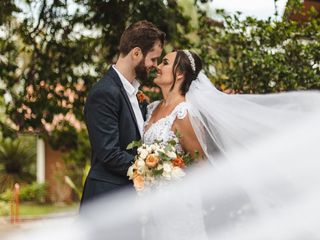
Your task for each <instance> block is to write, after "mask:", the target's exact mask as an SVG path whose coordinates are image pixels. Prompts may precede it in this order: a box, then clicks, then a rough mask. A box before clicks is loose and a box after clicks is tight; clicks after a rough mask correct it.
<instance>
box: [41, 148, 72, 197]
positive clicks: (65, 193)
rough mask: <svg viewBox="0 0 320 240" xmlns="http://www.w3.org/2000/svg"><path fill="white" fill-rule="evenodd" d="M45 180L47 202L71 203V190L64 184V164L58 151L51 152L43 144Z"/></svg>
mask: <svg viewBox="0 0 320 240" xmlns="http://www.w3.org/2000/svg"><path fill="white" fill-rule="evenodd" d="M45 159H46V162H45V179H46V183H47V184H48V197H47V198H48V199H47V200H48V201H50V202H71V200H72V190H71V188H70V187H69V186H68V185H67V184H66V183H65V180H64V176H65V175H66V168H65V164H64V162H63V159H62V153H61V152H60V151H55V150H53V149H52V148H51V147H50V145H49V144H48V143H47V142H46V143H45Z"/></svg>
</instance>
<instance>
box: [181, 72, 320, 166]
mask: <svg viewBox="0 0 320 240" xmlns="http://www.w3.org/2000/svg"><path fill="white" fill-rule="evenodd" d="M186 101H187V102H188V103H189V106H190V109H189V114H190V118H191V122H192V126H193V128H194V130H195V132H196V135H197V137H198V139H199V141H200V144H201V146H202V148H203V149H204V151H205V153H206V156H207V158H208V159H209V160H210V161H211V162H212V163H213V164H215V159H217V157H218V156H220V157H221V156H223V157H225V158H228V155H229V154H230V153H231V152H232V151H236V150H248V151H250V150H252V146H253V143H256V142H257V141H261V140H265V139H266V138H268V137H269V136H271V135H272V134H275V133H278V132H279V131H282V130H283V129H284V128H286V127H288V125H290V124H293V123H295V122H298V121H301V120H302V119H303V118H305V117H308V116H309V115H310V114H312V113H314V112H317V111H319V110H320V94H319V92H310V91H308V92H307V91H305V92H286V93H278V94H266V95H254V94H232V95H231V94H225V93H223V92H221V91H219V90H217V89H216V88H215V87H214V85H213V84H212V83H211V82H210V80H209V79H208V77H207V76H206V75H205V74H204V73H203V72H200V73H199V75H198V77H197V79H196V80H195V81H193V82H192V84H191V86H190V89H189V91H188V92H187V94H186Z"/></svg>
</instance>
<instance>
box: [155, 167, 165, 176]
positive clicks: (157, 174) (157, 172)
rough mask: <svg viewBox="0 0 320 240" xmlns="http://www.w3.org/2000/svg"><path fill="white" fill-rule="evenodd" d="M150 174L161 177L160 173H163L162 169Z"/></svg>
mask: <svg viewBox="0 0 320 240" xmlns="http://www.w3.org/2000/svg"><path fill="white" fill-rule="evenodd" d="M152 173H153V175H154V176H155V177H157V176H161V175H162V173H163V168H161V169H153V170H152Z"/></svg>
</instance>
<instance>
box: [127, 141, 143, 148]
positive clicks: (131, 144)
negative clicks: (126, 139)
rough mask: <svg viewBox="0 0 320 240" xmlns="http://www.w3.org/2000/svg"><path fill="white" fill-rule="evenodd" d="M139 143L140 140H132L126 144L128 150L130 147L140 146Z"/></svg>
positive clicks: (140, 143)
mask: <svg viewBox="0 0 320 240" xmlns="http://www.w3.org/2000/svg"><path fill="white" fill-rule="evenodd" d="M141 145H142V142H141V140H139V141H133V142H131V143H129V145H128V146H127V150H130V149H133V148H136V147H141Z"/></svg>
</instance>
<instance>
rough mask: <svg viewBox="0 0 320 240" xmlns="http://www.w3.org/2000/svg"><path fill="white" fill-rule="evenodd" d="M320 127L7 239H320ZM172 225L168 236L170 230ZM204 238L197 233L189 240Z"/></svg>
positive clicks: (306, 127) (314, 118)
mask: <svg viewBox="0 0 320 240" xmlns="http://www.w3.org/2000/svg"><path fill="white" fill-rule="evenodd" d="M319 122H320V114H316V113H315V114H313V115H310V116H309V117H306V118H304V120H303V121H300V122H299V121H298V122H297V123H296V124H294V125H292V127H290V128H288V129H286V130H285V131H282V132H279V133H277V134H272V136H270V137H269V138H268V139H267V140H266V141H261V142H259V143H257V144H256V145H255V146H254V150H253V151H250V152H247V151H242V152H240V151H235V152H234V153H233V154H230V156H229V157H230V158H231V159H232V160H233V161H218V163H217V164H216V167H215V168H213V167H209V166H203V167H201V168H196V169H193V171H190V172H189V173H188V175H187V176H186V177H185V178H184V179H183V181H181V182H179V183H177V184H172V185H170V186H168V187H167V188H166V189H165V190H164V191H157V192H155V193H153V194H148V195H145V196H142V197H137V196H133V195H132V194H131V193H127V192H120V193H118V194H114V195H110V196H106V197H105V198H101V199H99V200H98V201H96V202H95V203H93V204H92V205H91V206H89V207H88V208H87V209H86V213H85V215H86V216H85V217H83V218H81V219H80V218H78V219H75V220H74V221H72V222H70V221H64V220H63V219H61V221H59V222H58V223H55V224H53V225H51V226H50V225H46V226H42V227H41V228H40V227H39V228H35V229H31V230H28V231H16V232H12V233H11V234H8V235H5V236H4V238H1V239H16V240H18V239H33V240H40V239H41V240H42V239H55V240H56V239H60V240H64V239H70V240H71V239H78V240H82V239H128V236H130V235H131V233H132V235H131V236H132V237H131V238H130V239H143V238H145V239H170V238H171V237H170V236H172V235H175V236H181V238H180V239H186V238H185V237H186V234H185V233H190V227H192V226H196V227H199V226H201V224H204V226H203V227H204V229H205V233H206V236H205V237H206V238H208V239H215V240H216V239H218V240H219V239H228V240H230V239H236V240H240V239H241V240H248V239H266V240H267V239H268V240H270V239H281V240H286V239H288V240H289V239H303V240H305V239H320V230H319V228H318V225H319V222H320V207H319V202H320V186H319V185H320V174H319V170H320V161H319V156H320V148H319V139H320V125H319ZM199 201H200V202H199ZM150 213H151V214H150ZM150 215H152V216H153V217H157V215H158V216H159V219H158V220H160V222H161V221H163V220H166V223H165V224H164V225H158V226H157V225H154V224H153V223H156V222H157V219H155V221H154V220H152V219H150ZM192 216H195V217H194V218H192ZM200 217H201V218H200ZM170 225H172V226H171V227H170V228H169V231H167V229H165V228H163V227H164V226H170ZM137 228H138V229H137ZM197 230H198V231H197ZM137 231H138V232H140V234H141V235H136V232H137ZM150 231H151V233H150ZM159 231H160V233H161V234H153V235H152V233H157V232H159ZM171 231H178V233H180V234H177V232H175V233H172V232H171ZM197 233H199V234H200V236H199V237H198V236H197ZM151 235H152V237H150V236H151ZM201 238H203V232H202V230H201V229H196V231H195V233H194V234H191V235H190V236H189V237H188V238H187V239H201ZM178 239H179V238H178Z"/></svg>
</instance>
